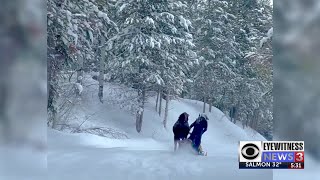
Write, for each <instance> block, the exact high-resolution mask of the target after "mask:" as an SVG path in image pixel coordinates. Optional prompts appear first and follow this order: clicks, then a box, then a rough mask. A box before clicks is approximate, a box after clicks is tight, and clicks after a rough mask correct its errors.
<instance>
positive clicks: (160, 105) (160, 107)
mask: <svg viewBox="0 0 320 180" xmlns="http://www.w3.org/2000/svg"><path fill="white" fill-rule="evenodd" d="M162 96H163V94H162V91H161V90H160V102H159V116H161V110H162Z"/></svg>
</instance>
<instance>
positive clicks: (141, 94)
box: [136, 90, 146, 133]
mask: <svg viewBox="0 0 320 180" xmlns="http://www.w3.org/2000/svg"><path fill="white" fill-rule="evenodd" d="M139 91H140V92H138V94H139V100H138V101H139V108H138V110H137V115H136V130H137V132H138V133H140V132H141V129H142V120H143V112H144V102H145V98H146V92H145V90H139Z"/></svg>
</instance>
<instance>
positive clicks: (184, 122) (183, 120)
mask: <svg viewBox="0 0 320 180" xmlns="http://www.w3.org/2000/svg"><path fill="white" fill-rule="evenodd" d="M188 117H189V114H187V113H186V112H184V113H182V114H181V115H180V116H179V119H178V120H177V122H176V123H175V124H174V125H173V128H172V131H173V134H174V150H175V151H176V150H177V145H178V144H179V142H180V141H183V140H185V139H187V136H188V134H189V131H190V127H189V123H188ZM179 146H180V144H179Z"/></svg>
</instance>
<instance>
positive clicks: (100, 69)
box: [98, 34, 105, 103]
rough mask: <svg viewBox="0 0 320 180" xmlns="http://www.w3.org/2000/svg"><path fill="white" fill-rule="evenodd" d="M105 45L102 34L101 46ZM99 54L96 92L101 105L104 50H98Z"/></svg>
mask: <svg viewBox="0 0 320 180" xmlns="http://www.w3.org/2000/svg"><path fill="white" fill-rule="evenodd" d="M104 43H105V37H104V35H103V34H102V35H101V44H102V45H104ZM100 52H101V59H100V64H99V92H98V97H99V99H100V102H101V103H103V101H102V99H103V80H104V58H105V51H104V48H101V49H100Z"/></svg>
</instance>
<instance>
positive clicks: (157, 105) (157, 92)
mask: <svg viewBox="0 0 320 180" xmlns="http://www.w3.org/2000/svg"><path fill="white" fill-rule="evenodd" d="M159 94H160V91H158V92H157V100H156V112H157V111H158V102H159V96H160V95H159Z"/></svg>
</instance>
